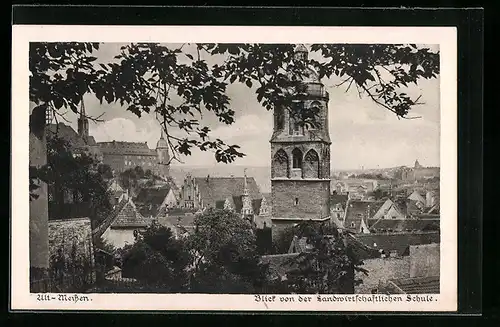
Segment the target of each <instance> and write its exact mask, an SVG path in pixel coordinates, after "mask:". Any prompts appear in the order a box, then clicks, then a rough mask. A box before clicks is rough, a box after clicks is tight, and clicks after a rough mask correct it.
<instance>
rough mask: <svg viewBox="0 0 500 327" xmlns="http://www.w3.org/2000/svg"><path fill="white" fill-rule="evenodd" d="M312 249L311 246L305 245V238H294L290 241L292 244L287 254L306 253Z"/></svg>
mask: <svg viewBox="0 0 500 327" xmlns="http://www.w3.org/2000/svg"><path fill="white" fill-rule="evenodd" d="M311 248H312V245H311V244H308V243H307V237H301V238H298V237H297V236H294V237H293V239H292V243H291V244H290V249H289V250H288V253H303V252H308V251H310V250H311Z"/></svg>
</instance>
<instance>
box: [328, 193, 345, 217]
mask: <svg viewBox="0 0 500 327" xmlns="http://www.w3.org/2000/svg"><path fill="white" fill-rule="evenodd" d="M347 199H348V197H347V195H346V194H338V193H334V194H332V195H331V196H330V214H331V217H332V218H335V219H338V220H339V221H343V220H344V213H345V209H346V205H347Z"/></svg>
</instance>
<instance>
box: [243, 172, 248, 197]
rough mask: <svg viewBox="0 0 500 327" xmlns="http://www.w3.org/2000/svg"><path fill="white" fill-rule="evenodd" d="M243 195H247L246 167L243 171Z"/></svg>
mask: <svg viewBox="0 0 500 327" xmlns="http://www.w3.org/2000/svg"><path fill="white" fill-rule="evenodd" d="M243 195H244V196H248V183H247V169H246V168H245V169H244V171H243Z"/></svg>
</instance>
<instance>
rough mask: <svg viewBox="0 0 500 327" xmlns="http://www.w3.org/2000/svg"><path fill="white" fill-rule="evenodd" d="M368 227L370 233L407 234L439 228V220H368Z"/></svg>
mask: <svg viewBox="0 0 500 327" xmlns="http://www.w3.org/2000/svg"><path fill="white" fill-rule="evenodd" d="M368 226H369V228H370V230H371V231H372V232H374V231H389V232H409V231H423V230H430V229H432V228H435V226H437V228H439V219H379V220H375V219H369V220H368Z"/></svg>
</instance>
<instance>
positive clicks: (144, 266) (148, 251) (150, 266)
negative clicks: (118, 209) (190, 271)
mask: <svg viewBox="0 0 500 327" xmlns="http://www.w3.org/2000/svg"><path fill="white" fill-rule="evenodd" d="M122 252H123V253H125V255H124V256H123V266H122V267H123V274H124V275H126V276H130V277H133V278H136V279H137V280H139V281H142V282H145V283H147V284H148V285H156V286H158V287H160V288H161V289H162V290H165V291H172V292H177V291H181V290H184V289H185V287H186V283H187V281H188V275H187V269H186V268H187V266H188V264H189V262H190V254H189V251H188V250H187V248H186V244H185V243H184V242H183V241H182V240H176V239H175V238H174V237H173V235H172V232H171V230H170V229H169V228H166V227H163V226H159V225H156V224H154V225H152V226H150V227H149V228H148V229H147V230H146V231H145V232H143V233H141V235H140V237H138V239H137V241H136V242H135V243H134V244H133V245H131V246H130V245H129V246H126V247H125V248H124V249H123V251H122Z"/></svg>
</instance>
